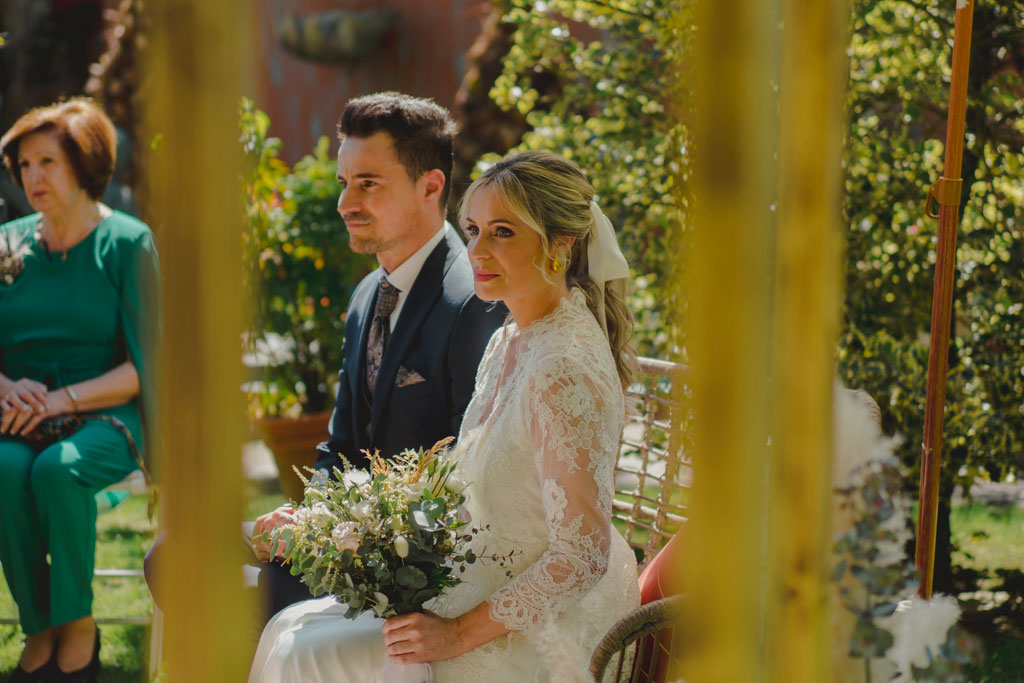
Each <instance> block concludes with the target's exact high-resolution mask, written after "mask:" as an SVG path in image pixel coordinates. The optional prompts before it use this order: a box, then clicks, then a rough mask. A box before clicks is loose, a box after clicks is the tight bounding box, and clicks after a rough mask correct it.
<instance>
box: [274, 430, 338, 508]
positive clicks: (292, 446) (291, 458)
mask: <svg viewBox="0 0 1024 683" xmlns="http://www.w3.org/2000/svg"><path fill="white" fill-rule="evenodd" d="M330 420H331V411H329V410H328V411H326V412H323V413H314V414H312V415H301V416H299V417H297V418H287V417H279V418H264V419H262V420H258V421H257V422H256V428H257V430H258V431H259V434H260V437H261V438H262V439H263V441H264V443H266V444H267V448H269V449H270V452H271V453H273V454H274V462H275V463H276V464H277V479H278V481H279V482H281V491H282V492H283V493H284V495H285V497H286V498H288V499H289V500H293V501H301V500H302V494H303V486H302V480H301V479H299V477H298V476H297V475H296V474H295V470H294V469H293V468H292V466H293V465H294V466H295V467H298V468H299V470H300V471H302V472H303V474H304V475H305V474H306V472H305V471H304V470H303V469H302V468H303V467H312V466H313V463H314V462H316V445H317V444H318V443H320V442H321V441H326V440H327V426H328V424H329V423H330Z"/></svg>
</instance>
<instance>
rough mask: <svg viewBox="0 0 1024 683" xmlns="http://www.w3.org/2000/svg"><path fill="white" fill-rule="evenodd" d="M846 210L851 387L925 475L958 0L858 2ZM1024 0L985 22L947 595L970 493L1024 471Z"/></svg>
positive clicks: (970, 171) (945, 514) (952, 409)
mask: <svg viewBox="0 0 1024 683" xmlns="http://www.w3.org/2000/svg"><path fill="white" fill-rule="evenodd" d="M852 7H853V13H852V34H851V40H850V50H849V54H850V89H849V128H848V140H847V154H846V188H845V207H844V208H845V212H846V216H847V219H848V224H849V229H848V230H847V234H846V238H847V239H846V248H847V252H846V302H845V303H846V305H845V308H844V315H843V332H842V336H841V339H840V344H839V367H840V374H841V377H842V379H843V380H844V382H845V383H846V384H847V385H849V386H854V387H862V388H864V389H866V390H867V391H869V392H870V393H871V394H872V395H873V396H874V397H875V398H876V399H877V400H878V402H879V403H880V404H881V406H882V412H883V416H884V420H885V426H886V429H887V430H888V431H893V432H896V433H899V434H902V435H903V436H904V437H905V439H904V443H903V445H902V447H901V450H900V454H901V458H902V459H903V461H904V464H905V465H906V466H908V467H909V468H910V469H911V471H912V472H913V473H914V475H915V476H914V478H913V481H910V482H908V485H911V486H916V482H917V475H918V474H919V472H920V459H921V446H920V443H921V438H922V436H921V435H922V433H923V427H924V399H925V384H926V375H927V363H928V335H929V328H930V315H931V296H932V284H933V271H934V264H935V242H936V233H937V226H938V223H937V221H934V220H931V219H929V218H927V217H926V216H925V214H924V203H925V196H926V193H927V188H928V186H929V185H930V184H931V183H932V182H933V181H934V180H936V179H937V178H938V177H939V175H940V174H941V171H942V165H943V146H944V140H945V122H946V104H947V99H948V96H949V78H950V62H951V55H952V39H953V20H954V17H953V13H954V9H955V4H954V3H952V2H947V1H945V0H854V2H853V3H852ZM1022 27H1024V2H1022V0H997V1H994V2H985V3H978V4H977V5H976V7H975V14H974V36H973V40H972V44H971V71H970V77H969V83H968V107H967V139H966V143H965V151H964V161H963V178H964V185H963V192H962V198H961V199H962V202H961V206H962V223H961V228H960V231H959V233H958V248H957V274H956V289H955V293H954V303H953V306H954V324H953V330H952V342H951V347H950V358H949V368H950V370H949V378H948V384H947V394H946V418H945V435H944V440H943V454H942V460H943V462H942V485H941V502H940V513H939V515H940V516H939V534H938V536H939V537H938V544H937V549H936V565H935V589H936V590H937V591H942V592H949V591H950V590H951V589H952V587H953V586H952V568H951V563H950V537H949V502H950V499H951V497H952V493H953V488H954V486H955V485H956V484H961V485H964V486H965V487H966V486H969V485H970V483H971V482H972V481H973V480H975V479H976V478H979V477H980V478H983V479H984V478H991V479H1002V478H1004V477H1005V476H1007V475H1009V474H1014V475H1016V476H1020V475H1022V474H1024V344H1022V341H1024V310H1022V308H1024V276H1022V275H1024V243H1022V241H1021V228H1022V220H1024V184H1022V182H1021V167H1022V165H1024V118H1022V117H1021V113H1022V108H1024V105H1022V98H1024V77H1022V67H1024V29H1022Z"/></svg>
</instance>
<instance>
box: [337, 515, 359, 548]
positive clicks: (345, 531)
mask: <svg viewBox="0 0 1024 683" xmlns="http://www.w3.org/2000/svg"><path fill="white" fill-rule="evenodd" d="M357 528H358V527H357V526H356V523H355V522H342V523H341V524H338V525H337V526H336V527H334V530H333V531H332V532H331V540H332V541H334V547H336V548H337V549H338V550H351V551H352V552H356V551H357V550H359V534H357V533H356V529H357Z"/></svg>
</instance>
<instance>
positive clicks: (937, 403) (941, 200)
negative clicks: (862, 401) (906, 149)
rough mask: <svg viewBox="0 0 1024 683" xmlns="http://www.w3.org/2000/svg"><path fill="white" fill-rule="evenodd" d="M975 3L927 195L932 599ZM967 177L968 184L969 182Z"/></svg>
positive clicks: (923, 572)
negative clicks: (932, 219)
mask: <svg viewBox="0 0 1024 683" xmlns="http://www.w3.org/2000/svg"><path fill="white" fill-rule="evenodd" d="M973 23H974V0H957V10H956V25H955V27H954V29H953V77H952V80H951V82H950V84H949V114H948V118H947V119H946V149H945V151H946V158H945V164H944V165H943V169H942V178H940V179H939V181H938V182H937V183H936V184H935V185H933V186H932V190H931V192H929V202H928V204H929V205H930V204H931V203H932V200H935V201H936V202H937V203H938V204H939V216H938V218H939V236H938V244H937V245H936V247H935V284H934V286H933V289H932V322H931V325H932V328H931V337H930V339H929V344H928V388H927V390H926V391H927V394H926V397H925V406H924V442H923V444H922V449H921V487H920V492H919V510H920V514H919V515H918V521H917V552H916V556H915V558H916V559H915V562H916V564H917V570H918V573H919V574H920V576H921V585H920V588H918V594H919V595H921V597H923V598H930V597H931V595H932V575H933V572H934V569H935V533H936V523H937V521H938V507H939V463H940V461H941V458H942V422H943V417H944V415H943V410H944V409H945V405H946V372H947V370H948V364H949V331H950V322H951V318H952V315H953V284H954V280H955V278H956V230H957V226H958V225H959V224H960V197H961V190H960V188H961V183H962V182H963V181H962V179H961V178H960V167H961V163H962V161H963V151H964V129H965V127H966V122H965V119H966V115H967V73H968V69H969V67H970V61H971V27H972V24H973ZM971 180H972V179H971V178H968V179H967V182H968V183H970V182H971Z"/></svg>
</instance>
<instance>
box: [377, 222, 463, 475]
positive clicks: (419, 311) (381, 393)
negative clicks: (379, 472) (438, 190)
mask: <svg viewBox="0 0 1024 683" xmlns="http://www.w3.org/2000/svg"><path fill="white" fill-rule="evenodd" d="M452 240H455V243H453V242H452ZM461 245H462V242H461V241H460V240H459V237H458V235H456V234H455V231H454V230H449V232H448V233H447V234H446V235H445V239H443V240H441V242H440V243H439V244H438V245H437V246H436V247H434V251H432V252H430V256H428V257H427V260H426V261H425V262H424V263H423V267H422V268H421V269H420V272H419V275H417V276H416V281H415V282H414V283H413V285H412V289H410V290H409V296H408V297H407V298H406V300H405V303H404V304H403V305H402V312H401V314H400V315H399V316H398V324H397V325H395V329H394V331H393V332H392V333H391V337H390V338H389V339H388V345H387V348H385V349H384V358H382V359H381V364H380V372H379V374H378V375H377V386H376V388H375V389H374V392H373V407H372V409H371V411H370V441H371V443H372V442H373V441H374V437H375V436H376V434H377V427H378V425H379V424H380V419H381V415H382V414H383V412H384V407H385V406H386V405H387V404H388V401H389V400H390V399H391V392H392V390H393V389H394V386H395V377H396V376H397V375H398V368H399V366H400V365H401V361H402V359H403V358H405V357H406V355H407V354H408V352H409V347H410V346H411V345H412V343H413V340H415V339H416V333H417V332H418V331H419V329H420V328H421V327H422V326H423V322H424V320H426V318H427V315H428V314H429V313H430V309H431V308H432V307H433V304H434V302H435V301H436V300H437V298H438V297H439V296H441V281H442V280H443V279H444V274H445V273H446V272H447V271H448V267H449V266H450V265H451V263H452V261H453V260H454V259H455V257H456V256H457V255H458V253H459V251H458V247H460V246H461ZM366 327H367V328H369V325H367V326H366ZM364 336H365V335H364ZM365 346H366V344H365V339H364V343H363V354H362V355H363V357H364V358H365V356H366V350H365ZM432 379H435V380H437V379H439V378H432ZM384 455H388V456H390V455H394V453H385V454H384Z"/></svg>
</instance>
